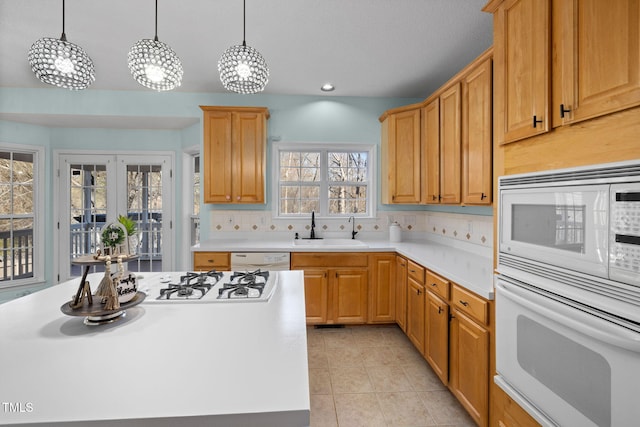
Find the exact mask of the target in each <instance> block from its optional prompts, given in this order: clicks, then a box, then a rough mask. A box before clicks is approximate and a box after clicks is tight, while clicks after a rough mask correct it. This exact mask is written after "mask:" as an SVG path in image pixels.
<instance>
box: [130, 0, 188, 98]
mask: <svg viewBox="0 0 640 427" xmlns="http://www.w3.org/2000/svg"><path fill="white" fill-rule="evenodd" d="M128 63H129V71H131V75H132V76H133V78H134V79H135V80H136V81H137V82H138V83H140V84H141V85H142V86H144V87H148V88H149V89H153V90H157V91H159V92H161V91H166V90H172V89H175V88H177V87H178V86H180V85H181V84H182V75H183V69H182V63H181V62H180V58H178V55H176V53H175V52H174V51H173V49H171V48H170V47H169V46H168V45H167V44H165V43H162V42H161V41H159V40H158V0H156V35H155V37H154V39H153V40H151V39H142V40H138V41H137V42H136V43H135V44H134V45H133V46H132V47H131V50H129V55H128Z"/></svg>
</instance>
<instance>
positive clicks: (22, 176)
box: [12, 153, 33, 184]
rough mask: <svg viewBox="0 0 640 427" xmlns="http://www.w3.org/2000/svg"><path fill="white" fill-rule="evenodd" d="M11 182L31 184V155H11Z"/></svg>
mask: <svg viewBox="0 0 640 427" xmlns="http://www.w3.org/2000/svg"><path fill="white" fill-rule="evenodd" d="M12 172H13V182H14V183H16V184H19V183H31V182H33V154H22V153H13V167H12Z"/></svg>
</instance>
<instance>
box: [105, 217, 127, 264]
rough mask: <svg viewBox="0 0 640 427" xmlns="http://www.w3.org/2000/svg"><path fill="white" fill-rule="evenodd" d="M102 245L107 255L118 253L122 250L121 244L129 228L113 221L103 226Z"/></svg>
mask: <svg viewBox="0 0 640 427" xmlns="http://www.w3.org/2000/svg"><path fill="white" fill-rule="evenodd" d="M100 237H101V238H102V247H103V249H104V254H105V255H111V256H113V255H117V254H119V253H120V252H121V250H120V246H121V245H122V244H123V243H124V241H125V239H126V237H127V230H126V229H125V227H124V225H122V224H120V223H117V222H112V223H111V224H107V225H105V226H104V227H103V228H102V234H101V235H100Z"/></svg>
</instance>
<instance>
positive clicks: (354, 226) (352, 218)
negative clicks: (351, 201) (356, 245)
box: [349, 215, 358, 240]
mask: <svg viewBox="0 0 640 427" xmlns="http://www.w3.org/2000/svg"><path fill="white" fill-rule="evenodd" d="M351 220H353V226H352V228H351V239H352V240H354V239H355V238H356V234H358V232H357V231H356V218H355V217H354V216H353V215H351V216H350V217H349V222H351Z"/></svg>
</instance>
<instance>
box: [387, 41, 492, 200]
mask: <svg viewBox="0 0 640 427" xmlns="http://www.w3.org/2000/svg"><path fill="white" fill-rule="evenodd" d="M492 54H493V51H492V49H489V50H487V51H486V52H484V53H483V54H482V55H480V56H479V57H478V58H477V59H476V60H475V61H473V62H472V63H471V64H469V65H468V66H467V67H465V68H464V69H463V70H461V71H460V72H459V73H458V74H456V75H455V76H454V77H453V78H452V79H451V80H449V82H447V83H446V84H445V85H444V86H443V87H442V88H441V89H439V90H438V91H436V92H435V93H433V94H432V95H431V96H430V97H429V98H427V99H426V100H425V101H424V102H423V103H421V104H413V105H408V106H405V107H400V108H396V109H393V110H389V111H387V112H385V113H384V114H383V115H382V116H381V117H380V121H381V122H382V161H381V165H382V173H381V175H380V176H381V179H382V183H381V185H382V200H383V203H406V204H415V203H420V204H440V203H442V204H474V205H484V204H486V205H490V204H491V203H492V187H491V183H492V179H491V178H492V177H491V174H492V168H491V165H492V161H491V158H492V147H493V140H492V137H493V132H492V127H493V123H492V117H493V114H492V108H493V104H492V100H493V96H492V71H491V68H492V65H491V57H492Z"/></svg>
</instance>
